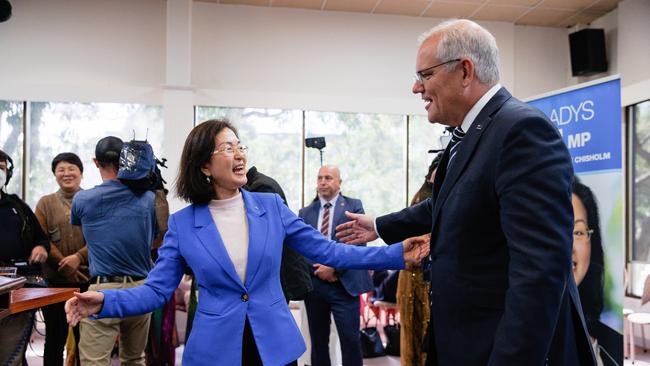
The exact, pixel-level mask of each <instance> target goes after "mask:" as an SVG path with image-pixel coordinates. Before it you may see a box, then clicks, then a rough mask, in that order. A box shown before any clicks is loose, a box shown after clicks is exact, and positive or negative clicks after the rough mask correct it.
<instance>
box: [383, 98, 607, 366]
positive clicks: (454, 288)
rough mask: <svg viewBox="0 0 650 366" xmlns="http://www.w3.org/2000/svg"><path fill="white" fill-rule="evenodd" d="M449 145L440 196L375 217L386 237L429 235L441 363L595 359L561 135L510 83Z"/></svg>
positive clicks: (436, 350)
mask: <svg viewBox="0 0 650 366" xmlns="http://www.w3.org/2000/svg"><path fill="white" fill-rule="evenodd" d="M448 161H449V151H448V150H447V151H445V153H444V155H443V158H442V161H441V163H440V167H439V168H438V171H437V173H436V177H435V183H434V192H433V197H432V198H431V199H429V200H426V201H424V202H422V203H421V204H418V205H416V206H413V207H410V208H406V209H404V210H402V211H400V212H397V213H393V214H389V215H386V216H383V217H379V218H378V219H377V229H378V231H379V234H380V236H381V238H382V239H384V241H386V242H387V243H392V242H397V241H400V240H402V239H404V238H406V237H409V236H414V235H420V234H425V233H427V232H431V234H432V235H431V258H432V269H431V292H432V294H431V299H432V307H431V322H432V327H431V331H432V334H431V337H430V339H431V345H430V352H431V353H432V355H431V356H432V357H430V359H432V364H437V365H544V364H549V365H571V366H573V365H593V364H595V361H594V358H593V354H592V351H591V346H590V343H589V339H588V336H587V331H586V327H585V324H584V319H583V317H582V310H581V306H580V299H579V296H578V291H577V288H576V285H575V282H574V280H573V274H572V271H571V251H572V245H573V237H572V231H573V208H572V205H571V180H572V177H573V168H572V165H571V158H570V156H569V153H568V150H567V148H566V146H565V144H564V142H563V141H562V139H561V137H560V135H559V133H558V131H557V130H556V128H555V127H554V126H552V125H551V123H550V122H549V121H548V119H547V118H546V116H544V115H543V114H542V112H540V111H539V110H537V109H535V108H532V107H530V106H528V105H527V104H525V103H522V102H521V101H519V100H517V99H515V98H513V97H512V96H511V95H510V93H508V92H507V91H506V90H505V89H503V88H502V89H501V90H499V92H498V93H497V94H496V95H495V96H494V97H492V99H490V101H489V102H488V104H487V105H486V106H485V107H484V108H483V109H482V110H481V112H480V113H479V115H478V116H477V118H476V120H475V121H474V123H473V124H472V126H471V128H470V129H469V131H467V133H466V135H465V138H464V139H463V140H462V142H461V143H460V145H459V146H458V150H457V153H456V156H455V157H454V159H453V163H452V165H451V166H450V167H449V171H447V162H448Z"/></svg>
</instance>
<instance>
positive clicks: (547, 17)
mask: <svg viewBox="0 0 650 366" xmlns="http://www.w3.org/2000/svg"><path fill="white" fill-rule="evenodd" d="M574 13H575V12H573V11H571V10H561V9H545V8H536V9H533V10H531V11H530V12H529V13H528V14H526V15H524V16H522V17H521V18H519V20H517V22H516V24H519V25H523V24H525V25H537V26H542V27H557V26H558V24H560V22H562V21H563V20H565V19H567V18H568V17H570V16H571V15H573V14H574Z"/></svg>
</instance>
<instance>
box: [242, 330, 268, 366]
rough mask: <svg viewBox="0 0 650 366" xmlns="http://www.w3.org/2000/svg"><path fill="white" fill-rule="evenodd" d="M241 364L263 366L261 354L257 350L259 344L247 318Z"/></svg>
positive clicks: (244, 365)
mask: <svg viewBox="0 0 650 366" xmlns="http://www.w3.org/2000/svg"><path fill="white" fill-rule="evenodd" d="M241 364H242V366H263V365H262V359H261V358H260V352H259V351H258V350H257V343H255V337H253V331H252V330H251V325H250V323H249V322H248V318H246V325H244V339H243V340H242V348H241Z"/></svg>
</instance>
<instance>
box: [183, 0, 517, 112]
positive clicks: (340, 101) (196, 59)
mask: <svg viewBox="0 0 650 366" xmlns="http://www.w3.org/2000/svg"><path fill="white" fill-rule="evenodd" d="M438 22H440V19H430V18H428V19H427V18H413V17H404V16H387V15H368V14H354V13H340V12H315V11H309V10H295V9H276V8H261V7H259V8H256V7H245V6H230V5H214V4H209V3H195V5H194V15H193V30H194V31H193V35H194V38H193V42H192V84H193V85H194V86H196V87H197V88H199V89H200V91H199V92H198V96H197V101H198V102H199V103H200V104H226V105H239V106H251V105H253V106H265V107H287V108H308V109H317V110H336V111H366V112H387V113H418V114H422V113H423V108H422V103H420V102H419V100H418V98H416V97H414V96H413V95H412V94H411V86H412V83H413V78H412V74H413V71H414V62H415V54H416V51H417V36H418V35H419V34H420V33H422V32H424V31H425V30H427V29H429V28H431V27H432V26H434V25H435V24H437V23H438ZM485 26H486V27H487V28H488V29H489V30H490V31H491V32H493V33H494V34H495V36H496V37H497V39H498V40H499V44H500V45H501V47H502V58H501V63H502V69H503V70H504V73H503V83H504V84H505V85H507V86H513V85H514V73H513V72H512V70H513V64H514V50H513V47H514V40H513V33H514V29H513V26H512V25H511V24H507V23H498V22H491V23H485Z"/></svg>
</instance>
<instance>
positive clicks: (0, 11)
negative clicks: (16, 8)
mask: <svg viewBox="0 0 650 366" xmlns="http://www.w3.org/2000/svg"><path fill="white" fill-rule="evenodd" d="M9 18H11V3H9V0H0V23H2V22H6V21H7V20H9Z"/></svg>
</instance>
